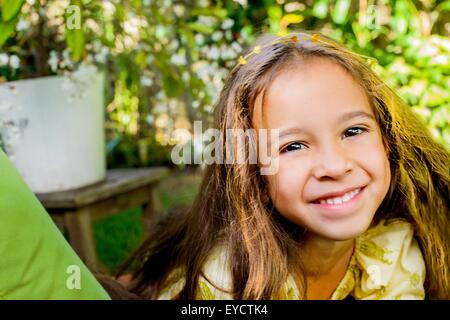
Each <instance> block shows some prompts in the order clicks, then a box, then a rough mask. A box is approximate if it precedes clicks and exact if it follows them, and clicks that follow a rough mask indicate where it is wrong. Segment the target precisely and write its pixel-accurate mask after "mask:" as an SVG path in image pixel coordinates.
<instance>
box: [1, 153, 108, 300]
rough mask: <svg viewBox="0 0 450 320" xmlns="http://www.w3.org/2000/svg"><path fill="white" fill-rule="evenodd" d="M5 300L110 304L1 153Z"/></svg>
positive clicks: (2, 283)
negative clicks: (101, 302)
mask: <svg viewBox="0 0 450 320" xmlns="http://www.w3.org/2000/svg"><path fill="white" fill-rule="evenodd" d="M1 299H7V300H11V299H61V300H65V299H77V300H81V299H96V300H97V299H98V300H100V299H101V300H103V299H109V296H108V294H107V293H106V291H105V290H104V289H103V288H102V287H101V285H100V284H99V283H98V282H97V280H96V279H95V277H94V276H93V275H92V274H91V272H90V271H89V270H88V269H87V267H86V266H85V265H84V264H83V262H82V261H81V260H80V259H79V258H78V256H77V255H76V254H75V252H74V251H73V250H72V248H71V247H70V245H69V244H68V243H67V242H66V240H65V238H64V236H63V235H62V234H61V232H60V231H59V229H58V228H57V227H56V225H55V224H54V223H53V221H52V219H51V218H50V216H49V215H48V214H47V212H46V211H45V209H44V208H43V207H42V205H41V204H40V202H39V201H38V200H37V198H36V197H35V195H34V194H33V193H32V192H31V190H30V189H29V188H28V186H27V185H26V184H25V182H24V181H23V179H22V178H21V176H20V175H19V174H18V172H17V171H16V169H15V168H14V167H13V166H12V165H11V163H10V162H9V160H8V159H7V157H6V155H5V154H4V153H3V151H2V150H0V300H1Z"/></svg>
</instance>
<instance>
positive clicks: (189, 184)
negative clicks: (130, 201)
mask: <svg viewBox="0 0 450 320" xmlns="http://www.w3.org/2000/svg"><path fill="white" fill-rule="evenodd" d="M201 177H202V174H201V172H194V171H177V172H175V173H173V174H171V175H169V176H168V177H166V178H164V179H163V180H162V181H161V183H160V186H159V193H160V196H161V202H162V205H163V212H162V214H164V213H166V212H168V210H170V208H172V207H173V206H176V205H185V204H190V203H192V201H193V199H194V198H195V195H196V194H197V192H198V188H199V184H200V181H201ZM141 216H142V209H141V208H133V209H129V210H126V211H123V212H121V213H119V214H117V215H114V216H112V217H108V218H105V219H102V220H100V221H97V222H96V223H95V224H94V235H95V239H96V244H97V253H98V257H99V259H100V262H101V263H102V264H103V265H104V267H105V268H106V269H107V271H108V272H110V273H115V272H116V271H117V270H118V268H119V267H120V265H121V264H122V263H123V262H124V261H125V260H126V258H127V257H128V256H129V255H130V254H131V253H132V252H133V251H134V250H135V249H137V247H138V246H139V244H140V243H141V242H142V241H143V239H144V228H143V225H142V220H141Z"/></svg>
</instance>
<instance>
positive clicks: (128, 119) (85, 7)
mask: <svg viewBox="0 0 450 320" xmlns="http://www.w3.org/2000/svg"><path fill="white" fill-rule="evenodd" d="M246 2H248V4H245V3H246ZM0 3H1V4H2V5H1V6H0V10H1V19H0V46H1V45H2V43H3V48H2V53H5V54H7V55H8V56H7V57H12V56H16V57H18V58H19V60H20V62H21V63H20V67H19V68H13V67H10V66H8V65H0V82H1V81H5V80H6V81H12V80H17V79H24V78H30V77H36V76H45V75H52V74H61V73H64V72H70V71H72V70H75V69H76V68H77V67H78V66H79V65H80V64H85V63H88V64H96V65H97V66H98V67H99V68H102V69H104V70H105V71H106V74H107V77H108V79H107V83H108V86H107V88H106V94H107V96H106V97H107V99H106V100H107V127H106V131H107V137H108V141H107V143H108V146H109V148H108V151H109V153H108V160H109V165H110V166H125V165H126V166H139V165H147V164H152V163H166V161H167V159H170V145H171V144H173V143H174V141H173V139H172V137H171V133H172V132H173V130H174V129H176V128H177V126H179V123H180V119H183V118H184V119H186V121H187V122H188V123H190V124H191V125H192V123H193V121H194V120H204V121H210V120H211V118H212V116H211V115H212V109H213V105H214V104H215V103H216V102H217V100H218V97H219V92H220V90H221V88H222V86H223V82H224V79H225V77H226V75H227V72H228V71H229V70H230V69H231V68H232V67H234V65H235V64H236V60H237V57H238V55H239V54H240V51H241V49H242V47H245V46H247V45H249V44H250V43H252V42H253V41H254V40H255V38H256V37H257V36H259V35H260V34H261V33H264V32H274V33H278V34H280V35H282V34H285V33H287V32H289V31H290V30H295V29H299V28H300V29H314V30H319V31H321V32H323V33H324V34H327V35H329V36H330V37H332V38H334V39H336V40H338V41H340V42H342V43H344V44H345V45H346V46H347V47H348V48H350V49H351V50H354V51H356V52H358V53H361V54H364V55H367V56H371V57H374V58H375V59H377V61H378V65H375V66H374V68H375V71H376V72H378V73H379V74H380V76H381V77H382V78H383V79H384V80H385V81H386V82H387V83H388V84H389V85H390V86H391V87H392V88H393V89H394V90H395V91H396V92H398V93H399V94H400V95H401V96H402V98H403V99H404V100H405V101H406V102H407V103H408V104H409V105H410V106H411V107H412V108H413V109H414V110H415V111H417V112H418V114H420V115H421V117H423V119H424V121H425V122H426V123H427V125H428V127H429V128H430V130H431V132H432V133H433V135H434V136H435V137H436V138H437V139H438V140H439V141H440V142H442V143H443V144H445V145H446V146H447V147H449V146H450V138H449V137H450V129H449V121H450V120H449V113H450V112H449V109H450V97H449V93H448V88H449V86H450V70H449V65H450V63H449V55H450V43H449V29H448V21H450V1H448V0H447V1H438V0H430V1H410V0H398V1H393V0H383V1H375V0H367V1H361V2H357V1H349V0H336V1H334V0H318V1H287V0H264V1H233V0H226V1H213V0H194V1H182V0H155V1H140V0H126V1H87V0H86V1H84V0H71V1H70V4H71V5H75V6H77V7H78V8H79V9H80V16H79V19H80V21H81V27H80V28H75V29H69V28H67V26H68V24H69V22H73V21H69V19H70V18H73V17H74V16H73V12H69V11H68V8H63V7H61V3H62V2H61V1H58V0H45V1H35V2H32V1H29V0H27V1H22V0H21V1H16V0H3V1H0ZM31 3H34V4H31ZM20 8H21V9H20ZM20 10H21V11H22V12H21V13H20ZM39 12H44V13H45V14H44V15H42V14H38V13H39ZM54 12H58V14H57V15H56V16H55V15H53V16H52V15H51V13H54ZM36 14H38V15H37V16H38V17H39V19H38V20H37V21H35V20H33V19H34V18H33V19H32V17H36ZM60 18H61V22H60V24H62V25H58V24H57V23H55V22H54V21H56V20H57V19H60ZM24 21H25V22H27V23H28V26H29V27H28V28H23V27H21V28H19V25H20V24H22V25H23V22H24ZM58 21H59V20H58ZM39 23H40V25H43V26H44V29H43V30H41V29H40V28H38V25H39ZM16 27H17V29H16ZM3 58H4V57H3ZM9 60H10V61H11V59H9ZM16 60H17V59H16ZM0 61H1V59H0ZM181 122H182V121H181ZM184 127H186V126H184ZM155 152H156V153H157V154H158V156H154V154H155Z"/></svg>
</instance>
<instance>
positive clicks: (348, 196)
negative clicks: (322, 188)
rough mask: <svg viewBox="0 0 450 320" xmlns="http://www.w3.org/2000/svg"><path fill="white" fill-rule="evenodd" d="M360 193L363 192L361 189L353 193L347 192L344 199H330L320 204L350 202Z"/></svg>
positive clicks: (321, 201) (322, 200) (323, 200)
mask: <svg viewBox="0 0 450 320" xmlns="http://www.w3.org/2000/svg"><path fill="white" fill-rule="evenodd" d="M359 191H361V188H358V189H355V190H353V191H351V192H347V193H346V194H344V195H343V196H342V197H335V198H328V199H321V200H320V204H341V203H345V202H348V201H350V200H351V199H353V197H354V196H356V195H357V194H358V193H359Z"/></svg>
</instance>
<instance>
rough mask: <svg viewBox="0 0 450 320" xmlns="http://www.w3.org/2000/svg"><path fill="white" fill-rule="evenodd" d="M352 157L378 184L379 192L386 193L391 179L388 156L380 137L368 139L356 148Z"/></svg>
mask: <svg viewBox="0 0 450 320" xmlns="http://www.w3.org/2000/svg"><path fill="white" fill-rule="evenodd" d="M354 158H355V159H359V160H358V162H359V163H360V164H361V166H362V167H363V168H364V170H365V171H366V172H367V173H368V174H369V175H370V176H371V178H372V179H373V180H374V182H375V183H376V184H377V185H378V186H379V188H380V190H379V192H381V193H384V194H385V193H386V192H387V189H388V188H389V184H390V181H391V170H390V165H389V158H388V155H387V153H386V151H385V149H384V146H383V143H382V140H381V138H380V137H378V138H377V139H373V140H371V141H369V143H367V144H364V145H362V146H361V147H360V148H358V149H357V150H354Z"/></svg>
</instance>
